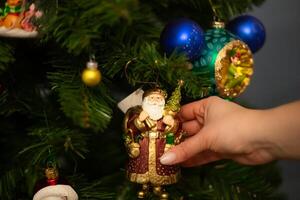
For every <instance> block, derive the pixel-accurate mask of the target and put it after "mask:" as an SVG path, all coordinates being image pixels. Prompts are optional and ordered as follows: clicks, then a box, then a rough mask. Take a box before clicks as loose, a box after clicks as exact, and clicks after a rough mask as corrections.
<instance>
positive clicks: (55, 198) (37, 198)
mask: <svg viewBox="0 0 300 200" xmlns="http://www.w3.org/2000/svg"><path fill="white" fill-rule="evenodd" d="M45 175H46V179H44V180H42V181H40V182H39V183H38V184H37V185H36V188H35V189H36V193H35V195H34V196H33V200H78V195H77V193H76V192H75V190H74V189H73V188H72V187H71V186H70V185H69V184H68V183H67V182H66V181H65V180H63V179H61V178H59V174H58V171H57V169H56V168H55V167H47V169H46V170H45Z"/></svg>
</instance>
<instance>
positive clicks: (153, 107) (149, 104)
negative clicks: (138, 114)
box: [142, 94, 165, 120]
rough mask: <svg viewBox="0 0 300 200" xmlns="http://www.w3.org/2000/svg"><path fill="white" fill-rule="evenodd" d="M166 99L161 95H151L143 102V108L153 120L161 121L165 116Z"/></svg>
mask: <svg viewBox="0 0 300 200" xmlns="http://www.w3.org/2000/svg"><path fill="white" fill-rule="evenodd" d="M164 107H165V98H164V97H163V96H162V95H160V94H150V95H149V96H147V97H145V98H144V100H143V105H142V108H143V110H144V111H146V112H147V113H148V115H149V117H150V119H153V120H159V119H161V118H162V116H163V111H164Z"/></svg>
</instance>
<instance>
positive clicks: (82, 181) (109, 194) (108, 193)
mask: <svg viewBox="0 0 300 200" xmlns="http://www.w3.org/2000/svg"><path fill="white" fill-rule="evenodd" d="M115 178H116V176H115V175H112V176H109V177H103V178H101V179H100V180H96V181H92V182H91V181H88V180H87V179H86V178H84V176H83V175H77V176H76V175H74V176H71V177H68V180H69V181H70V183H72V185H73V186H74V189H75V190H76V192H77V193H78V196H79V199H83V200H85V199H86V200H102V199H111V200H112V199H115V196H116V192H115V191H114V190H113V187H112V185H110V182H111V179H113V180H115Z"/></svg>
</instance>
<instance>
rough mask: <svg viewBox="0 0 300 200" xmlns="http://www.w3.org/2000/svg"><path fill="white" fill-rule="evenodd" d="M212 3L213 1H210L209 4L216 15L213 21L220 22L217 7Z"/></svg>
mask: <svg viewBox="0 0 300 200" xmlns="http://www.w3.org/2000/svg"><path fill="white" fill-rule="evenodd" d="M212 1H213V0H209V4H210V7H211V10H212V12H213V14H214V16H213V21H219V20H220V18H219V16H218V14H217V10H216V7H215V5H214V3H213V2H212Z"/></svg>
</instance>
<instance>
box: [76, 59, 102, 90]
mask: <svg viewBox="0 0 300 200" xmlns="http://www.w3.org/2000/svg"><path fill="white" fill-rule="evenodd" d="M81 78H82V81H83V82H84V84H86V85H87V86H89V87H93V86H96V85H98V84H99V83H100V81H101V78H102V77H101V73H100V71H99V70H98V64H97V62H95V61H89V62H88V63H87V68H86V69H84V70H83V72H82V76H81Z"/></svg>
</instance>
